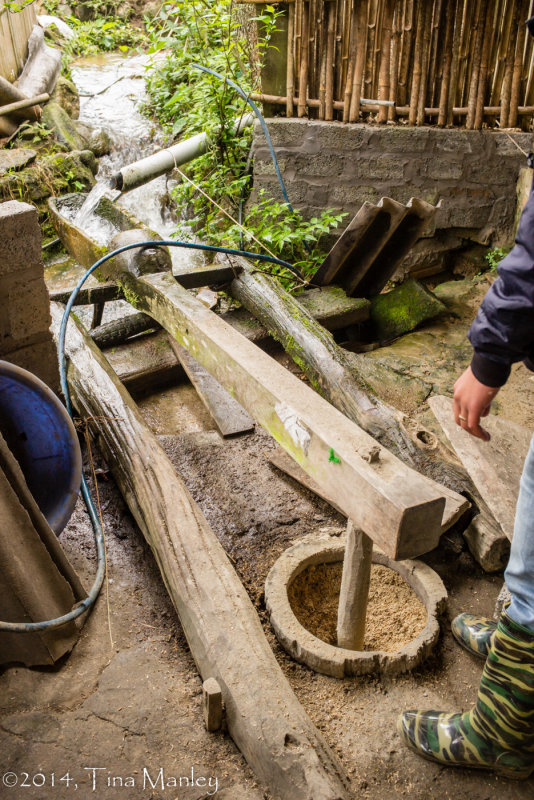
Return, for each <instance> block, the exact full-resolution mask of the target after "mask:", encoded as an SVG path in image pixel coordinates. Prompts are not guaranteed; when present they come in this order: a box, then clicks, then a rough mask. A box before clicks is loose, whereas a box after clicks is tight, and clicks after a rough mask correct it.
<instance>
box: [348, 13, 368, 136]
mask: <svg viewBox="0 0 534 800" xmlns="http://www.w3.org/2000/svg"><path fill="white" fill-rule="evenodd" d="M368 15H369V6H368V5H367V3H366V2H360V3H359V5H358V10H357V21H356V24H357V36H358V40H359V43H360V46H359V47H358V49H357V51H356V63H355V65H354V79H353V85H352V96H351V104H350V109H349V121H350V122H357V121H358V119H359V117H360V101H361V91H362V84H363V77H364V69H365V62H366V47H367V27H368V22H369V16H368Z"/></svg>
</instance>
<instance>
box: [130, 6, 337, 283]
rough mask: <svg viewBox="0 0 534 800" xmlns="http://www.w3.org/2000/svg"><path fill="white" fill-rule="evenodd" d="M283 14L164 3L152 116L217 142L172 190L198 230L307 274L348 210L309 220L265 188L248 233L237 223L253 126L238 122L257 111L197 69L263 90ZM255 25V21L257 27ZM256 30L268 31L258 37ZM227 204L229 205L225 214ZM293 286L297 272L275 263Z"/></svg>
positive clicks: (150, 26) (247, 219)
mask: <svg viewBox="0 0 534 800" xmlns="http://www.w3.org/2000/svg"><path fill="white" fill-rule="evenodd" d="M279 15H280V12H279V11H278V10H277V8H276V7H275V6H274V5H266V6H262V13H261V14H260V15H258V16H256V17H253V18H247V17H246V16H245V14H244V12H243V9H242V7H237V10H236V6H235V4H234V2H233V1H232V0H167V1H166V2H164V4H163V6H162V8H161V11H160V13H159V15H158V16H157V17H156V18H155V19H154V20H152V21H150V20H147V19H145V24H146V26H147V30H148V33H149V36H150V39H151V45H150V48H149V52H151V53H154V54H157V53H159V52H164V53H165V54H166V58H165V59H164V60H161V58H158V59H157V60H156V64H155V66H154V67H153V68H152V69H151V70H150V71H149V74H148V78H147V86H148V92H149V101H148V102H147V104H146V112H147V113H148V114H152V115H154V116H156V117H157V118H158V119H159V121H160V122H161V123H162V124H163V126H164V127H165V129H166V130H167V131H168V132H169V133H170V134H171V135H172V136H174V137H177V136H182V137H184V138H187V137H190V136H192V135H194V134H195V133H200V132H202V131H205V132H206V133H207V134H208V136H209V137H210V140H211V142H212V146H211V148H210V150H209V151H208V153H206V154H205V155H204V156H202V157H201V158H197V159H195V160H194V161H192V162H190V163H189V164H188V165H187V167H186V168H184V174H185V175H186V179H184V180H182V182H181V183H180V184H179V185H178V186H177V187H176V188H175V189H174V190H173V192H172V196H173V198H174V201H175V203H176V205H177V206H178V208H179V209H180V210H181V211H182V213H183V214H184V215H186V216H187V219H188V221H189V223H190V224H191V226H192V227H193V228H194V230H195V232H196V234H197V235H198V236H199V237H200V238H201V239H202V240H204V241H207V242H210V243H212V244H221V245H226V246H234V247H238V246H239V245H240V242H241V237H243V243H244V245H245V248H246V249H248V248H250V249H254V250H256V251H258V252H259V251H260V250H261V245H260V244H259V243H258V242H260V243H261V244H262V245H263V246H264V249H263V251H264V252H265V250H268V251H269V252H270V253H272V254H274V255H276V256H277V257H279V258H281V259H283V260H286V261H288V262H290V263H293V264H294V265H295V266H298V267H299V268H300V269H301V270H302V271H303V272H304V273H305V274H308V275H309V274H310V273H311V272H312V271H313V270H314V268H315V267H316V266H317V264H318V263H319V262H320V260H321V259H322V257H323V254H322V253H321V252H320V247H319V243H320V241H321V239H322V238H323V237H324V236H325V234H327V233H328V232H329V231H330V230H332V229H333V228H335V227H337V226H338V225H339V223H340V222H341V220H342V218H343V216H344V215H342V214H339V213H336V212H335V211H333V210H331V209H328V210H326V211H324V212H322V214H320V215H318V216H315V217H313V218H312V219H311V220H305V219H304V217H303V216H302V215H301V214H300V213H299V212H298V211H291V210H290V208H289V207H288V205H287V203H281V202H278V201H277V200H276V199H272V198H269V197H268V196H267V195H266V194H265V193H262V194H260V195H259V196H258V198H257V199H256V201H255V202H254V203H253V204H252V205H250V204H247V206H246V208H247V210H246V214H245V216H244V219H243V223H242V224H243V226H244V228H246V231H247V232H246V233H245V232H243V230H242V228H240V227H239V226H238V225H237V224H236V222H235V220H237V218H238V215H239V208H240V206H243V205H244V203H245V201H246V200H247V199H248V197H249V195H250V192H251V188H252V185H251V176H250V171H249V168H248V164H247V162H248V157H249V153H250V147H251V142H252V132H251V129H250V128H249V129H246V130H245V131H243V132H242V133H240V134H239V135H237V134H236V133H235V132H234V130H235V123H236V121H237V120H239V119H240V118H241V116H242V115H243V114H245V113H248V112H249V111H250V109H249V108H248V106H247V104H246V103H245V102H244V101H243V100H242V98H240V97H239V95H238V94H237V93H236V92H235V91H234V90H233V89H231V88H230V87H229V86H227V85H226V84H225V83H224V82H222V81H220V80H218V79H217V78H215V77H213V76H211V75H209V74H206V73H204V72H202V71H199V70H198V69H195V67H193V64H194V63H195V62H196V63H200V64H202V65H204V66H207V67H210V68H211V69H213V70H215V71H216V72H218V73H221V74H223V75H225V76H226V77H228V78H231V79H232V80H233V81H234V82H236V83H238V84H239V85H240V86H241V88H242V89H243V90H244V91H245V92H253V91H254V90H255V89H257V88H258V86H259V71H260V65H261V62H262V59H263V58H264V56H265V53H266V52H267V49H268V48H269V46H270V40H271V38H272V35H273V32H274V31H275V30H276V25H277V20H278V17H279ZM256 25H257V26H258V27H257V28H256ZM257 30H260V31H261V37H259V38H258V35H257V32H256V31H257ZM221 209H222V210H221ZM269 271H274V272H275V273H277V274H279V275H280V276H281V277H282V278H283V281H284V284H285V285H286V286H287V287H288V288H292V287H293V286H294V285H295V282H294V279H293V278H292V277H290V275H291V273H288V272H287V271H284V270H279V269H278V268H275V269H274V270H272V268H271V267H269Z"/></svg>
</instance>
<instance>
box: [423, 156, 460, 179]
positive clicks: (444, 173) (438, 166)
mask: <svg viewBox="0 0 534 800" xmlns="http://www.w3.org/2000/svg"><path fill="white" fill-rule="evenodd" d="M463 170H464V167H463V163H462V162H461V161H453V160H450V159H445V158H439V159H438V158H432V159H430V160H429V161H428V163H427V164H426V169H425V172H426V174H427V176H428V177H429V178H430V179H431V180H436V181H458V180H460V178H461V177H462V174H463Z"/></svg>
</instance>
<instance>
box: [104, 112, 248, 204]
mask: <svg viewBox="0 0 534 800" xmlns="http://www.w3.org/2000/svg"><path fill="white" fill-rule="evenodd" d="M253 122H254V117H253V116H252V114H246V115H245V116H243V117H241V119H240V120H239V122H238V123H236V125H235V127H234V134H239V133H241V131H243V130H244V129H245V128H246V127H248V126H249V125H252V123H253ZM209 145H210V139H209V137H208V134H207V133H197V135H196V136H192V137H191V138H190V139H186V140H185V141H183V142H178V144H173V145H172V146H171V147H166V148H165V150H159V151H158V152H157V153H152V155H151V156H147V157H146V158H142V159H140V160H139V161H135V162H134V163H133V164H128V165H127V166H125V167H122V168H121V169H120V170H119V172H117V173H116V174H115V175H113V177H112V178H111V185H112V187H113V188H114V189H120V190H121V192H129V191H130V190H131V189H136V188H137V187H138V186H142V185H143V184H144V183H148V181H151V180H153V179H154V178H158V177H159V176H160V175H164V174H165V173H166V172H170V171H171V170H172V169H174V167H179V166H180V165H181V164H187V162H188V161H192V160H193V159H194V158H198V156H201V155H203V154H204V153H205V152H206V151H207V150H208V148H209Z"/></svg>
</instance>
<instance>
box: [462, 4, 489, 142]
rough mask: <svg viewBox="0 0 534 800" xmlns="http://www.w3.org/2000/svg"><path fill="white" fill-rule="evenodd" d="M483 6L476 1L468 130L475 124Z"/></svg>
mask: <svg viewBox="0 0 534 800" xmlns="http://www.w3.org/2000/svg"><path fill="white" fill-rule="evenodd" d="M485 4H486V0H477V6H476V14H475V29H474V31H473V36H474V50H473V59H472V63H471V80H470V84H469V96H468V101H467V108H468V109H469V110H468V112H467V119H466V122H465V126H466V128H467V129H468V130H472V129H473V126H474V124H475V116H476V110H477V98H478V81H479V76H480V71H481V59H482V36H483V34H484V19H485Z"/></svg>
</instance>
